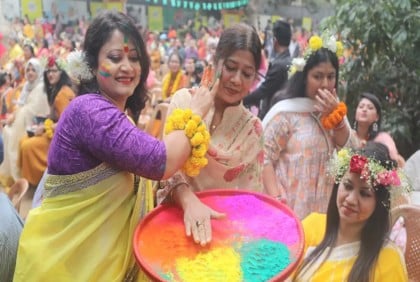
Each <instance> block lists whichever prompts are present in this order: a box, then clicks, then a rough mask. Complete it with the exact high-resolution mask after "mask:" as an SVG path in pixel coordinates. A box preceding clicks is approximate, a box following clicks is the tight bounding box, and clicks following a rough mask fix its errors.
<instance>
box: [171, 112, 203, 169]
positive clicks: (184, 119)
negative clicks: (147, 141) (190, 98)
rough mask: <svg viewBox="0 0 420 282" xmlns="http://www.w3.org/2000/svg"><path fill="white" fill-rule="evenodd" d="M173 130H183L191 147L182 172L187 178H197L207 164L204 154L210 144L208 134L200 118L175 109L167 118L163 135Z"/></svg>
mask: <svg viewBox="0 0 420 282" xmlns="http://www.w3.org/2000/svg"><path fill="white" fill-rule="evenodd" d="M174 130H184V131H185V135H186V136H187V137H188V138H189V139H190V144H191V147H192V148H191V155H190V157H189V158H188V160H187V161H186V162H185V164H184V166H183V167H182V170H183V171H184V172H185V174H187V175H188V176H191V177H194V176H197V175H198V174H199V173H200V170H201V169H202V168H203V167H205V166H206V165H207V163H208V160H207V158H206V153H207V150H208V148H209V144H210V133H209V131H208V130H207V127H206V125H205V124H204V122H203V121H202V119H201V117H200V116H199V115H196V114H193V112H192V111H191V109H185V110H183V109H175V110H174V111H173V112H172V114H171V115H170V116H168V118H167V120H166V124H165V134H169V133H170V132H172V131H174Z"/></svg>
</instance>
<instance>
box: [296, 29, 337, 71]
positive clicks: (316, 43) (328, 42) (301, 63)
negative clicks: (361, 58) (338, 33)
mask: <svg viewBox="0 0 420 282" xmlns="http://www.w3.org/2000/svg"><path fill="white" fill-rule="evenodd" d="M321 48H327V49H328V50H330V51H331V52H333V53H335V54H336V55H337V57H338V58H340V57H341V56H343V53H344V46H343V43H342V42H341V41H337V40H336V38H335V36H334V35H328V32H325V33H324V34H323V35H322V36H321V37H320V36H318V35H313V36H311V38H310V39H309V43H308V46H307V47H306V49H305V51H304V53H303V58H294V59H293V60H292V65H291V66H290V68H289V77H290V76H292V75H293V74H295V73H296V72H297V71H303V69H304V68H305V65H306V61H307V60H308V58H309V57H310V56H311V55H312V54H313V53H314V52H316V51H318V50H319V49H321Z"/></svg>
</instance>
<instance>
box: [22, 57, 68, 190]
mask: <svg viewBox="0 0 420 282" xmlns="http://www.w3.org/2000/svg"><path fill="white" fill-rule="evenodd" d="M44 84H45V90H46V92H47V96H48V103H49V105H50V107H51V112H50V116H49V118H50V119H51V120H52V121H53V122H54V123H55V122H57V121H58V119H59V118H60V116H61V114H62V113H63V111H64V109H65V108H66V107H67V106H68V104H69V103H70V101H71V100H73V98H74V97H75V94H74V92H73V90H72V89H71V88H70V87H71V80H70V78H69V76H68V75H67V73H66V72H65V71H64V70H63V69H62V68H61V67H60V66H59V65H58V64H57V61H56V59H55V58H54V57H50V58H49V60H48V65H47V69H46V70H45V73H44ZM52 126H53V127H55V124H53V125H52ZM34 134H35V135H36V136H34V137H24V138H23V139H22V140H21V143H20V162H19V165H20V168H21V175H22V177H23V178H26V179H27V180H28V182H29V183H30V184H31V185H32V186H36V185H37V184H38V183H39V180H40V179H41V177H42V174H43V173H44V170H45V169H46V168H47V154H48V148H49V146H50V143H51V138H52V136H51V134H50V133H48V132H46V130H45V128H44V124H41V125H39V126H38V128H36V129H35V132H34Z"/></svg>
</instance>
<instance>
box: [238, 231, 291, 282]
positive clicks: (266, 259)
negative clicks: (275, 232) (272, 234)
mask: <svg viewBox="0 0 420 282" xmlns="http://www.w3.org/2000/svg"><path fill="white" fill-rule="evenodd" d="M239 252H240V254H241V257H242V261H241V268H242V272H243V276H244V281H249V282H251V281H252V282H260V281H261V282H264V281H267V280H269V279H271V278H273V277H274V276H275V275H276V274H278V273H280V272H281V271H283V270H284V269H285V268H286V267H287V266H288V265H289V264H290V262H291V260H290V252H289V249H288V248H287V246H286V245H284V244H281V243H278V242H273V241H269V240H265V239H262V240H258V241H254V242H249V243H244V244H243V245H242V247H240V249H239Z"/></svg>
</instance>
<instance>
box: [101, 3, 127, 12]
mask: <svg viewBox="0 0 420 282" xmlns="http://www.w3.org/2000/svg"><path fill="white" fill-rule="evenodd" d="M105 8H106V9H107V10H111V11H117V12H122V11H123V8H124V5H123V3H121V2H108V3H105Z"/></svg>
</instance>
